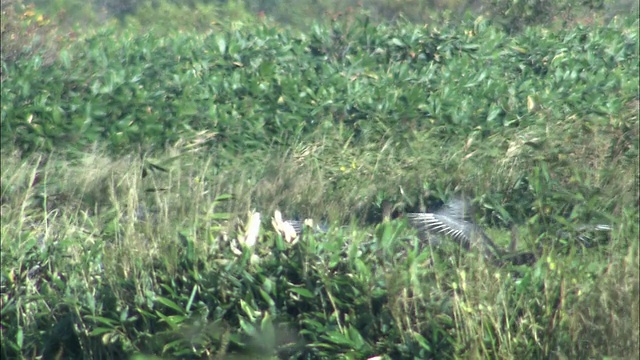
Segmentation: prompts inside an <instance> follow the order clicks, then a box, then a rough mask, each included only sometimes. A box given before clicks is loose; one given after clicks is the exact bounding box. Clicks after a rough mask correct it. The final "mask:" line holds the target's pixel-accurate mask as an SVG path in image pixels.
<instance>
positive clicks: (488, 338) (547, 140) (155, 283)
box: [0, 17, 640, 359]
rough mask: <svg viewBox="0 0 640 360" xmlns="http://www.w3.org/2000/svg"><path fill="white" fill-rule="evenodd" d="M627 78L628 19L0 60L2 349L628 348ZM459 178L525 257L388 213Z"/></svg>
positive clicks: (634, 116)
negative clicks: (511, 258)
mask: <svg viewBox="0 0 640 360" xmlns="http://www.w3.org/2000/svg"><path fill="white" fill-rule="evenodd" d="M637 74H638V23H637V19H631V20H625V19H623V18H621V19H617V20H615V21H614V22H612V23H611V24H607V25H604V26H601V25H597V24H594V25H591V26H575V27H570V28H567V29H563V30H554V31H550V30H548V29H545V28H544V27H528V28H525V29H524V30H523V31H522V32H520V33H517V34H509V33H507V32H505V31H504V28H503V27H502V26H495V25H493V24H492V23H491V22H489V21H485V20H483V19H481V18H479V19H469V20H467V21H463V22H461V23H456V24H449V25H446V26H442V27H440V26H438V27H434V26H423V25H420V26H417V25H412V24H409V23H406V24H398V25H393V26H392V25H388V24H372V23H370V22H369V21H368V20H367V19H366V18H365V17H362V18H358V19H354V20H353V21H346V22H335V23H333V24H330V25H329V26H316V27H315V28H314V29H313V31H311V32H309V33H306V34H296V33H292V32H288V31H286V30H279V29H277V28H274V27H271V26H267V25H264V24H254V25H247V26H241V27H232V28H225V27H222V26H220V27H217V28H214V29H213V30H212V31H211V32H209V33H206V34H192V33H173V34H170V35H166V34H163V35H162V36H159V35H156V34H154V33H153V32H151V33H145V34H139V33H135V32H127V31H125V32H120V31H116V30H115V29H114V28H111V27H106V28H102V29H101V30H100V31H98V32H96V33H91V34H87V35H86V36H84V37H83V38H82V39H81V40H79V42H77V43H71V44H70V45H69V46H67V47H64V48H62V49H60V51H59V56H58V58H57V59H56V60H55V61H54V62H49V61H47V62H46V63H44V62H43V61H42V57H41V56H39V55H37V54H36V55H34V56H32V57H27V58H22V59H18V60H16V61H12V62H11V63H10V64H9V63H7V62H3V79H4V80H3V84H2V85H3V86H2V90H1V95H2V125H1V126H2V134H1V140H2V169H1V172H2V174H1V179H2V183H1V187H2V188H1V200H2V207H1V209H2V227H1V231H0V235H1V236H2V254H1V256H2V258H1V260H2V279H1V281H2V282H1V287H2V289H1V290H2V299H1V301H2V305H1V306H2V310H1V316H2V318H1V321H2V323H1V326H2V350H1V351H2V354H3V357H6V358H20V357H22V358H33V357H37V356H42V357H44V358H124V357H134V356H135V357H138V358H147V357H146V356H158V357H162V358H243V357H246V358H256V357H258V356H260V357H262V358H309V359H312V358H346V359H363V358H372V357H376V356H380V357H382V358H391V359H401V358H543V357H545V358H546V357H558V358H563V357H567V358H607V357H608V358H611V357H620V358H632V357H637V356H638V338H639V334H638V328H639V324H640V323H639V321H638V315H639V312H638V310H639V309H638V291H639V288H638V281H639V275H638V273H639V270H638V266H639V263H638V238H639V236H640V235H639V234H638V232H639V231H638V205H639V204H638V202H639V197H638V75H637ZM461 194H463V195H465V196H467V197H469V198H470V199H472V200H473V203H474V205H475V207H476V208H477V213H476V214H475V215H474V221H476V222H478V223H479V224H481V225H482V226H483V227H485V228H486V230H487V233H488V234H489V235H490V236H491V237H492V238H493V239H494V240H495V241H496V242H497V243H498V245H499V246H501V247H504V248H506V247H507V245H508V244H509V243H510V241H511V240H512V239H517V240H518V242H517V250H522V251H530V252H532V253H534V254H535V255H536V258H537V261H536V262H535V263H534V264H532V265H530V266H518V265H511V264H504V265H503V266H498V265H496V264H493V263H489V262H487V261H486V260H485V259H483V258H482V256H481V255H480V254H478V253H476V252H466V251H463V250H462V249H460V248H458V247H456V246H455V245H451V246H443V247H441V248H434V249H432V248H430V247H429V246H425V244H424V243H423V242H421V241H420V239H419V238H418V237H417V236H416V231H415V230H414V229H412V228H411V227H410V226H409V224H408V222H407V220H406V219H405V217H404V216H402V213H404V212H410V211H424V210H430V209H433V208H435V207H437V205H438V204H439V203H441V202H444V201H447V200H449V199H452V198H455V197H456V196H459V195H461ZM385 204H390V205H391V210H392V211H391V213H392V216H391V218H390V219H389V218H386V219H383V216H382V214H383V212H384V211H383V208H384V207H385ZM275 210H280V211H282V212H283V213H284V214H285V216H288V217H291V218H293V217H296V218H299V219H304V218H313V219H314V220H316V221H322V222H325V223H327V224H328V225H329V226H328V231H327V232H324V233H322V232H312V231H311V229H310V228H309V229H307V230H308V231H305V233H304V234H303V236H302V237H301V238H299V239H297V241H294V242H288V241H287V239H286V238H285V237H283V236H282V234H280V233H278V232H277V231H274V229H273V227H272V225H271V218H272V216H273V214H274V212H275ZM255 211H257V212H260V214H261V217H260V220H261V221H259V223H260V229H259V230H258V232H257V234H258V235H257V237H256V238H254V237H253V235H252V234H255V233H254V225H255V221H256V219H258V217H257V216H256V215H255V213H254V212H255ZM252 219H253V220H252ZM583 223H587V224H600V223H606V224H609V225H610V226H611V228H612V231H611V233H610V234H608V235H607V236H606V237H605V238H604V239H602V240H601V242H599V243H594V244H592V245H593V246H590V247H586V246H584V245H583V244H581V243H580V242H579V241H577V239H576V238H575V236H572V235H569V236H560V235H559V234H564V233H568V234H573V232H574V230H575V229H576V228H577V227H578V226H579V225H580V224H583ZM253 240H255V242H254V241H253Z"/></svg>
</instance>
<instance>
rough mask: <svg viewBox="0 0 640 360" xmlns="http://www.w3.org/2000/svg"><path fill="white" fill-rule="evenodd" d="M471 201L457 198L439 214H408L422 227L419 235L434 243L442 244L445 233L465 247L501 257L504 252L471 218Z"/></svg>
mask: <svg viewBox="0 0 640 360" xmlns="http://www.w3.org/2000/svg"><path fill="white" fill-rule="evenodd" d="M470 209H471V207H470V204H469V203H468V202H467V201H465V200H462V199H456V200H453V201H451V202H449V203H448V204H446V205H445V206H444V207H443V208H442V209H441V210H439V211H437V212H435V213H408V214H406V216H407V219H408V220H409V223H410V224H411V225H412V226H413V227H415V228H416V229H417V230H418V236H419V238H420V239H422V240H426V241H428V242H429V243H430V244H431V245H435V246H437V245H439V244H440V241H441V240H440V239H439V238H438V237H439V236H441V235H445V236H448V237H450V238H452V239H453V240H454V241H456V242H457V243H458V244H460V245H461V246H462V247H464V248H465V249H469V248H470V247H478V248H480V249H482V250H483V251H484V253H485V255H486V256H487V257H489V258H496V257H497V258H499V257H501V256H502V255H503V254H504V252H503V251H502V250H501V249H500V248H498V247H497V246H496V244H495V243H494V242H493V240H491V238H489V236H487V234H485V232H484V230H482V228H481V227H479V226H478V225H476V224H475V223H473V222H472V220H471V213H470Z"/></svg>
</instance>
